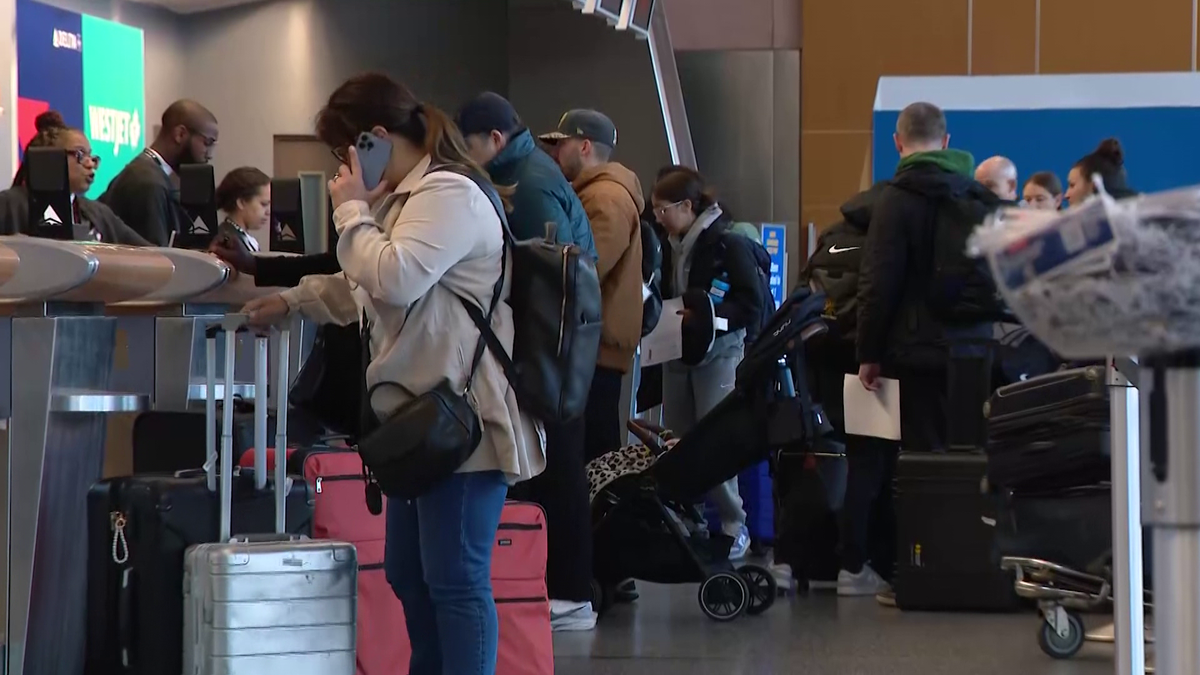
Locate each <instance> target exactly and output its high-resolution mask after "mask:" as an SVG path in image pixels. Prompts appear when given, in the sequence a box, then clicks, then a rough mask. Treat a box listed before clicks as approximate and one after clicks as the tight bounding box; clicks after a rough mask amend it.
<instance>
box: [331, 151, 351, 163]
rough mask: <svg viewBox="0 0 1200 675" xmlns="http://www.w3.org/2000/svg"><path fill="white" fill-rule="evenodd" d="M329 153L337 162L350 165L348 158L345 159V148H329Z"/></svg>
mask: <svg viewBox="0 0 1200 675" xmlns="http://www.w3.org/2000/svg"><path fill="white" fill-rule="evenodd" d="M329 154H331V155H333V158H334V159H336V160H337V161H338V164H344V165H346V166H350V160H348V159H346V151H345V150H342V149H338V148H331V149H330V150H329Z"/></svg>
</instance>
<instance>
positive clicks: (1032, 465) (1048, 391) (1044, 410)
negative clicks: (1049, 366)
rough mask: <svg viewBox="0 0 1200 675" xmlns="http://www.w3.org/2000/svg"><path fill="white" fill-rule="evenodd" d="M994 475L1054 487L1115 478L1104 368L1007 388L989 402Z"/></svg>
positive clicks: (1024, 485)
mask: <svg viewBox="0 0 1200 675" xmlns="http://www.w3.org/2000/svg"><path fill="white" fill-rule="evenodd" d="M985 411H986V414H987V436H988V441H987V452H988V480H989V481H991V483H992V484H993V485H996V486H1000V487H1004V488H1011V489H1014V490H1018V491H1023V492H1025V491H1053V490H1059V489H1065V488H1071V487H1078V486H1086V485H1094V484H1096V483H1099V482H1104V481H1107V480H1108V479H1109V472H1110V462H1109V455H1110V439H1109V403H1108V387H1107V385H1106V383H1105V373H1104V368H1103V367H1101V366H1090V367H1086V368H1076V369H1073V370H1065V371H1061V372H1057V373H1051V374H1049V375H1043V376H1041V377H1035V378H1033V379H1030V380H1026V381H1024V382H1018V383H1016V384H1011V385H1008V386H1005V387H1001V388H1000V389H998V390H997V391H996V393H995V394H993V395H992V397H991V399H989V401H988V404H987V406H985Z"/></svg>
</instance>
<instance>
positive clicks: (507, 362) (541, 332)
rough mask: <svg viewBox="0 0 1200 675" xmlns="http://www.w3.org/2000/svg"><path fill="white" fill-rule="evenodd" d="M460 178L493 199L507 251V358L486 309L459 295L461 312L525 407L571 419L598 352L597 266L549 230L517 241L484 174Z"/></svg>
mask: <svg viewBox="0 0 1200 675" xmlns="http://www.w3.org/2000/svg"><path fill="white" fill-rule="evenodd" d="M465 175H467V176H468V177H469V178H471V180H473V181H475V183H476V184H477V185H479V187H480V188H481V189H482V190H483V192H484V194H486V195H488V198H489V199H491V200H492V205H493V206H494V207H495V208H496V213H497V214H498V215H499V216H500V222H501V224H503V226H504V237H505V238H506V239H507V241H508V247H509V250H510V251H511V252H512V288H511V291H510V293H509V298H508V304H509V305H510V306H511V307H512V311H513V325H514V333H515V334H514V337H513V353H512V356H511V357H510V356H509V354H508V352H507V351H505V349H504V345H503V344H501V342H500V339H499V338H497V337H496V334H495V332H493V331H492V327H491V324H490V322H489V321H488V320H487V319H486V318H485V317H484V316H483V312H482V311H481V310H480V309H479V308H478V307H476V306H475V305H473V304H472V303H471V302H469V301H467V300H463V299H462V298H460V300H462V303H463V307H465V308H466V310H467V313H468V314H470V315H471V320H472V321H474V322H475V325H476V326H477V327H478V328H479V332H480V333H482V334H483V338H484V340H485V341H486V342H487V345H488V348H489V349H490V350H491V352H492V354H493V355H494V356H495V357H496V360H498V361H499V362H500V366H501V367H502V368H503V369H504V374H505V376H506V377H507V378H508V381H509V383H510V384H511V385H512V386H513V388H514V389H516V391H517V398H518V400H519V401H520V404H521V408H522V410H524V411H525V412H527V413H528V414H530V415H532V416H534V417H536V418H537V419H539V420H542V421H543V422H551V423H554V422H565V421H568V420H572V419H575V418H577V417H579V416H580V415H582V414H583V411H584V409H585V408H586V407H587V399H588V392H589V390H590V389H591V386H592V374H593V373H594V372H595V369H596V357H597V355H598V354H599V351H600V328H601V325H602V324H601V315H600V278H599V276H597V274H596V266H595V264H594V263H593V262H592V260H591V258H590V257H589V256H585V255H583V252H582V251H581V250H580V248H579V247H578V246H576V245H574V244H570V245H563V244H556V243H555V242H554V235H553V233H548V234H547V236H546V237H545V238H536V239H528V240H525V241H517V240H516V239H515V238H514V237H513V234H512V230H510V229H509V227H508V218H507V217H506V216H505V214H504V207H503V205H502V204H501V202H500V196H499V195H498V194H497V193H496V191H495V190H494V189H493V188H492V186H491V185H490V184H488V183H487V182H486V181H485V180H484V179H483V178H482V177H480V176H476V175H474V174H465Z"/></svg>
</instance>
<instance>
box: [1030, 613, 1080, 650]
mask: <svg viewBox="0 0 1200 675" xmlns="http://www.w3.org/2000/svg"><path fill="white" fill-rule="evenodd" d="M1047 611H1052V612H1054V613H1055V616H1056V618H1055V622H1056V624H1055V625H1051V624H1050V621H1042V627H1041V629H1040V630H1039V631H1038V646H1039V647H1041V648H1042V651H1043V652H1045V653H1046V655H1047V656H1049V657H1051V658H1055V659H1069V658H1071V657H1072V656H1075V655H1076V654H1078V653H1079V650H1080V649H1082V648H1083V638H1084V630H1083V619H1081V618H1080V617H1079V615H1078V614H1076V613H1075V612H1070V611H1067V610H1065V609H1063V608H1061V607H1055V608H1052V609H1050V610H1047ZM1059 621H1061V622H1062V623H1061V625H1058V623H1057V622H1059ZM1060 629H1061V633H1060Z"/></svg>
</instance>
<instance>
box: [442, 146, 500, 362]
mask: <svg viewBox="0 0 1200 675" xmlns="http://www.w3.org/2000/svg"><path fill="white" fill-rule="evenodd" d="M439 171H451V172H454V173H457V174H459V175H461V176H466V177H467V178H469V179H470V180H471V182H472V183H475V186H476V187H478V188H479V189H480V190H481V191H483V194H485V195H487V198H488V201H490V202H491V203H492V208H493V209H495V211H496V216H497V217H498V218H499V219H500V227H502V228H503V229H504V233H503V235H502V236H501V238H502V240H503V244H502V247H501V250H500V278H499V279H497V280H496V285H495V286H494V287H493V288H492V302H491V305H490V306H489V307H488V313H487V315H486V316H485V315H484V313H483V310H482V309H480V308H479V307H477V306H476V305H475V303H473V302H471V301H470V300H467V299H466V298H464V297H462V296H461V295H458V301H459V302H461V303H462V306H463V308H464V309H465V310H467V315H468V316H470V317H471V321H472V322H473V323H474V324H475V327H476V328H478V329H479V337H480V340H479V344H478V345H477V346H476V347H475V358H474V361H473V362H472V364H471V374H472V375H474V373H475V370H476V369H477V368H478V367H479V362H480V359H482V358H483V350H484V346H485V345H486V346H487V348H488V349H490V350H491V351H492V355H493V356H495V357H496V359H497V360H498V361H499V362H500V366H501V368H503V369H504V374H505V375H506V376H507V377H508V378H509V381H510V382H513V381H515V379H514V378H515V376H516V369H515V367H514V366H513V362H512V359H511V358H509V356H508V353H507V352H506V351H505V350H504V345H502V344H501V343H500V338H498V337H496V332H495V331H493V330H492V315H493V314H494V313H495V311H496V306H497V305H498V304H500V294H501V293H503V292H504V277H505V276H507V270H508V256H509V252H510V250H511V244H512V243H513V241H514V240H513V236H512V231H511V230H510V229H509V227H508V216H507V215H506V214H505V213H504V202H503V201H501V199H500V193H499V192H496V188H495V186H494V185H492V184H491V182H490V181H488V180H486V179H485V178H484V177H483V176H481V175H479V173H478V172H475V171H468V170H466V168H465V167H460V166H457V165H453V164H442V165H440V166H435V167H431V168H430V169H429V171H427V172H426V175H428V174H430V173H435V172H439ZM455 295H457V294H455Z"/></svg>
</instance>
